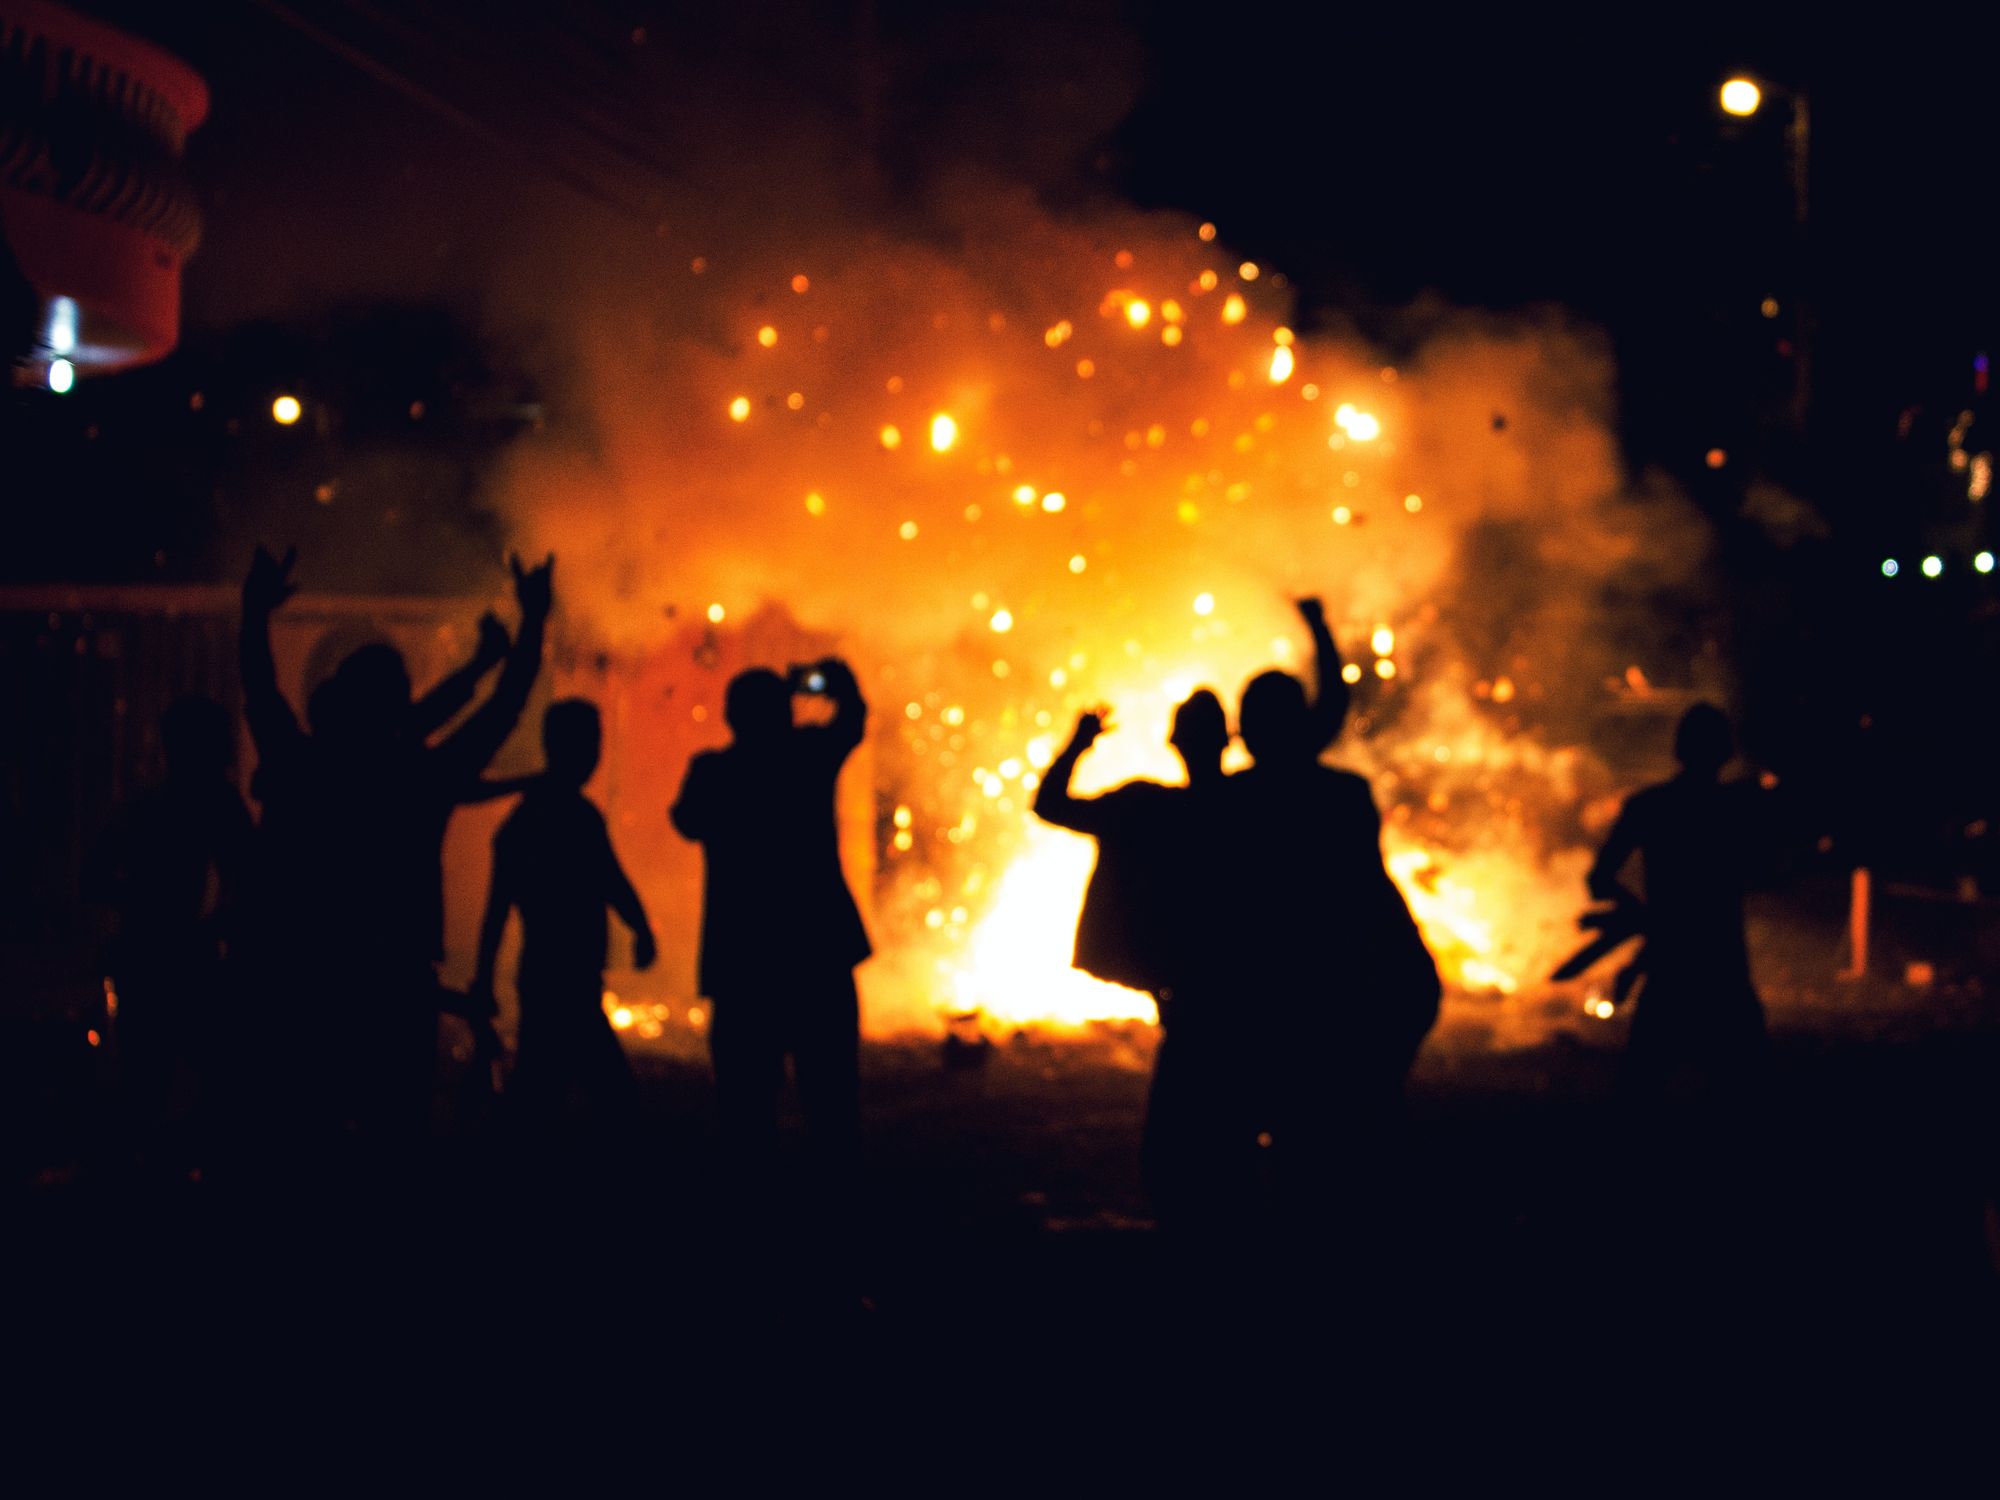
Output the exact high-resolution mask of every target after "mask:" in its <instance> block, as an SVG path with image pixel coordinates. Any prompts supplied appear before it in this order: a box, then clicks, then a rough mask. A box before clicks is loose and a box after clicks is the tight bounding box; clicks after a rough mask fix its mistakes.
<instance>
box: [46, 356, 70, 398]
mask: <svg viewBox="0 0 2000 1500" xmlns="http://www.w3.org/2000/svg"><path fill="white" fill-rule="evenodd" d="M75 385H76V366H75V365H73V364H71V363H70V362H69V361H68V360H66V359H52V360H50V361H49V389H50V390H52V391H54V392H55V393H56V394H57V395H58V396H67V395H68V394H69V393H70V390H71V389H72V388H73V387H74V386H75Z"/></svg>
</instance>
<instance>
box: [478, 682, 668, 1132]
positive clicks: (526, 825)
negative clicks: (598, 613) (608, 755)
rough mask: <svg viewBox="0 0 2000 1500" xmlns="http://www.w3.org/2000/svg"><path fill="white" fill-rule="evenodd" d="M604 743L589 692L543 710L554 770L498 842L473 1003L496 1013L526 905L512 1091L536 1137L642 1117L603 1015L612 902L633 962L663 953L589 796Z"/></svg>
mask: <svg viewBox="0 0 2000 1500" xmlns="http://www.w3.org/2000/svg"><path fill="white" fill-rule="evenodd" d="M602 742H603V731H602V727H601V725H600V722H599V720H598V715H597V709H596V707H595V706H594V705H592V704H590V703H587V702H585V701H584V700H583V699H581V698H568V699H564V700H563V701H562V702H559V703H554V704H551V705H550V706H549V708H548V711H547V712H546V713H545V714H544V715H543V716H542V749H543V752H544V754H545V756H546V758H547V764H548V769H547V770H546V771H545V772H544V773H543V774H542V775H541V776H540V777H537V778H535V779H533V780H532V781H530V782H528V783H527V784H526V791H525V794H524V795H523V796H522V798H521V802H520V805H519V806H517V807H516V808H515V809H514V811H513V812H511V813H509V814H508V815H507V820H506V822H504V823H502V824H501V825H500V831H499V832H498V833H497V834H496V835H494V839H493V883H492V887H491V889H490V891H489V893H488V895H487V898H486V916H485V920H484V921H483V922H482V924H481V926H480V930H479V961H478V969H477V972H476V974H475V976H474V978H473V982H472V1001H473V1004H474V1006H475V1007H476V1008H477V1009H479V1010H480V1011H481V1012H483V1013H484V1014H487V1015H490V1014H491V1013H492V1008H493V966H494V964H495V963H496V962H497V960H498V958H499V955H500V939H501V936H502V934H503V933H504V932H505V931H506V927H507V915H508V913H509V912H510V911H515V910H518V911H519V912H520V913H521V958H520V963H519V966H518V967H517V968H516V970H515V985H516V989H517V992H518V994H519V997H520V1007H521V1012H520V1030H519V1034H518V1036H517V1039H516V1045H515V1060H514V1073H513V1077H512V1079H511V1080H510V1082H509V1084H508V1090H507V1091H508V1095H509V1097H510V1099H511V1100H512V1102H513V1105H514V1107H515V1108H516V1110H517V1112H518V1118H519V1119H520V1121H521V1123H522V1124H523V1125H524V1126H525V1127H526V1128H527V1129H528V1130H529V1131H530V1132H531V1133H534V1134H543V1135H545V1134H548V1133H550V1132H553V1131H559V1130H562V1129H564V1128H565V1127H568V1126H571V1125H573V1124H576V1123H597V1124H611V1125H617V1124H624V1123H627V1122H629V1120H630V1118H631V1116H632V1114H633V1097H632V1094H633V1087H634V1085H633V1080H632V1070H631V1067H630V1066H629V1065H628V1064H627V1062H626V1060H625V1053H624V1050H623V1049H622V1048H621V1047H620V1046H619V1045H618V1034H617V1033H616V1032H615V1031H613V1030H612V1029H611V1023H610V1021H609V1020H607V1019H606V1017H605V1014H604V1004H603V1000H604V965H605V960H606V954H607V943H608V932H607V923H606V920H605V912H606V910H607V908H608V909H609V910H611V911H614V912H616V913H617V914H618V918H619V920H620V921H622V922H623V923H624V924H625V925H626V927H627V928H629V929H630V930H631V933H632V965H633V967H634V968H637V969H650V968H651V967H652V966H653V960H654V959H655V958H656V957H657V956H658V952H659V950H658V949H657V948H656V947H655V945H654V941H653V929H652V927H651V925H650V924H649V923H648V922H647V921H646V909H645V907H644V906H643V905H641V903H640V901H639V893H638V892H637V891H636V890H634V889H633V888H632V882H631V880H630V879H628V878H627V877H626V874H625V871H624V868H623V867H622V866H621V865H620V864H619V863H618V856H617V854H616V852H614V851H613V849H612V847H611V835H610V833H609V831H608V830H607V829H606V828H605V826H604V815H603V814H602V813H600V812H599V811H598V810H597V808H596V806H595V805H594V804H593V803H592V802H591V800H590V799H589V798H588V797H586V796H585V795H584V794H583V788H584V785H585V784H586V783H587V782H588V781H589V780H590V778H591V776H592V774H593V773H594V772H595V771H596V770H597V760H598V754H599V751H600V749H601V747H602Z"/></svg>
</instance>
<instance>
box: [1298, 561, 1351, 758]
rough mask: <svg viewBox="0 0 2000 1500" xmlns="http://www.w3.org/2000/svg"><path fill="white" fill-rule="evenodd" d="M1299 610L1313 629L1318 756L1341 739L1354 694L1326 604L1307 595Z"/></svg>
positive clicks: (1313, 730)
mask: <svg viewBox="0 0 2000 1500" xmlns="http://www.w3.org/2000/svg"><path fill="white" fill-rule="evenodd" d="M1298 610H1299V618H1300V619H1301V620H1304V621H1305V624H1306V629H1307V630H1309V631H1310V632H1312V641H1313V696H1312V706H1311V708H1310V709H1308V710H1307V714H1308V724H1309V728H1310V734H1311V744H1312V747H1313V754H1315V755H1318V754H1319V753H1320V752H1321V751H1323V750H1325V749H1326V748H1327V747H1328V746H1329V745H1331V744H1332V743H1333V742H1334V741H1335V740H1337V739H1339V738H1340V728H1341V725H1343V724H1345V723H1346V722H1347V706H1348V703H1349V701H1350V699H1351V697H1352V694H1350V693H1349V692H1348V690H1347V683H1346V681H1345V680H1344V679H1343V678H1342V677H1341V675H1340V667H1341V662H1340V647H1339V646H1338V645H1337V644H1336V643H1335V641H1334V639H1333V631H1332V630H1330V629H1328V628H1327V623H1326V606H1324V605H1323V604H1321V603H1320V601H1319V600H1318V599H1317V598H1307V599H1301V600H1299V601H1298Z"/></svg>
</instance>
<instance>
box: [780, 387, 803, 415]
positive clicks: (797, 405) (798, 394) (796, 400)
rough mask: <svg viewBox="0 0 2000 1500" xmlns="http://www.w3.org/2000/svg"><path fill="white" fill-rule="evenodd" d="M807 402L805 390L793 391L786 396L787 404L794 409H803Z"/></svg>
mask: <svg viewBox="0 0 2000 1500" xmlns="http://www.w3.org/2000/svg"><path fill="white" fill-rule="evenodd" d="M805 404H806V393H805V392H804V391H793V392H792V393H791V395H789V396H787V397H785V405H786V406H787V407H789V408H790V409H791V410H793V411H800V410H802V409H803V408H804V407H805Z"/></svg>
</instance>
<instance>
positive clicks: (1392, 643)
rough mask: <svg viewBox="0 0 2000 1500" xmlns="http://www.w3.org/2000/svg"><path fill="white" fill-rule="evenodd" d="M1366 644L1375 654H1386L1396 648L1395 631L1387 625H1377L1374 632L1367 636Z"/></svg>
mask: <svg viewBox="0 0 2000 1500" xmlns="http://www.w3.org/2000/svg"><path fill="white" fill-rule="evenodd" d="M1368 644H1369V645H1370V646H1372V647H1373V648H1374V650H1375V654H1376V655H1377V656H1387V655H1389V654H1390V653H1391V652H1392V651H1394V650H1395V649H1396V632H1395V631H1393V630H1391V629H1390V628H1389V627H1388V626H1387V625H1377V626H1376V627H1375V633H1374V634H1373V635H1371V636H1369V637H1368Z"/></svg>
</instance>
